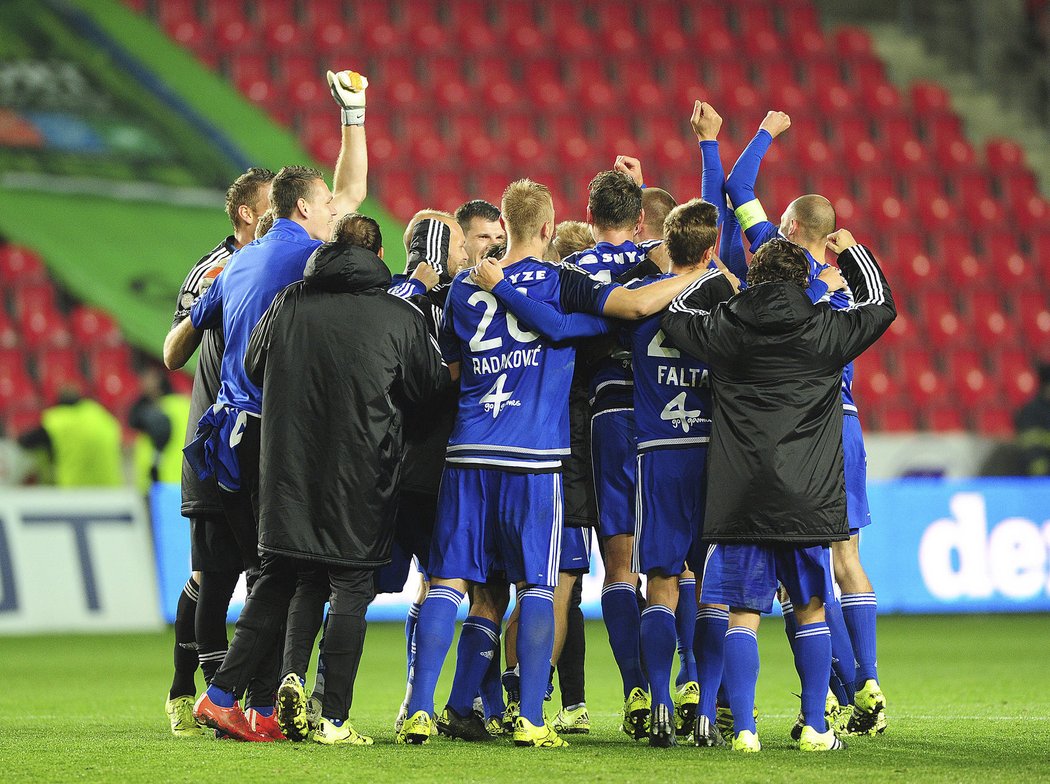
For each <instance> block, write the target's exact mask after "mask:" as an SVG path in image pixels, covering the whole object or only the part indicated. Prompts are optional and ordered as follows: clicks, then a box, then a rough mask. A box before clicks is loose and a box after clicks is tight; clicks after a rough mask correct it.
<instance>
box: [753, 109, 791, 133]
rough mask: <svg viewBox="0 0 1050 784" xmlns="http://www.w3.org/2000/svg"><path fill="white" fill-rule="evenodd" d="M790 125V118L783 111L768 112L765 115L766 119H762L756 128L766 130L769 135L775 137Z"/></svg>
mask: <svg viewBox="0 0 1050 784" xmlns="http://www.w3.org/2000/svg"><path fill="white" fill-rule="evenodd" d="M790 127H791V118H790V117H788V116H787V115H786V114H785V113H784V112H770V113H769V114H767V115H766V119H764V120H763V121H762V124H761V125H760V126H758V129H759V130H760V131H761V130H765V131H768V132H769V135H770V136H772V137H773V138H774V139H775V138H777V137H778V136H780V134H782V133H783V132H784V131H786V130H787V129H788V128H790Z"/></svg>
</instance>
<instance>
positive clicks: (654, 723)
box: [649, 702, 678, 749]
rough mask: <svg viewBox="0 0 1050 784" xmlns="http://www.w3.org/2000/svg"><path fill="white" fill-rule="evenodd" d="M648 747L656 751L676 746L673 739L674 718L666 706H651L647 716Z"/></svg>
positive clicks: (676, 743)
mask: <svg viewBox="0 0 1050 784" xmlns="http://www.w3.org/2000/svg"><path fill="white" fill-rule="evenodd" d="M649 745H650V746H652V747H653V748H656V749H666V748H669V747H670V746H677V745H678V740H677V739H676V737H675V726H674V716H673V714H672V713H671V710H670V709H669V708H668V707H667V706H666V705H664V704H662V703H659V702H658V703H657V704H656V705H654V706H653V709H652V712H651V713H650V714H649Z"/></svg>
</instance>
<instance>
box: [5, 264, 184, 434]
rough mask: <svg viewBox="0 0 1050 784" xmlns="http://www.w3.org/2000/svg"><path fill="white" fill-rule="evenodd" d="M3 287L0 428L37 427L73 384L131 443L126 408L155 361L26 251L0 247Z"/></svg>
mask: <svg viewBox="0 0 1050 784" xmlns="http://www.w3.org/2000/svg"><path fill="white" fill-rule="evenodd" d="M0 292H2V294H0V425H2V426H3V429H4V430H5V431H6V432H7V434H8V435H19V434H21V433H23V432H25V431H26V430H29V429H31V428H33V427H36V426H37V425H38V423H39V421H40V412H41V410H42V409H43V408H46V407H47V406H50V405H53V404H54V403H55V402H56V401H57V400H58V394H59V392H60V391H61V390H62V388H63V387H65V386H68V385H73V386H75V387H77V388H78V389H79V390H80V391H81V392H82V393H83V394H85V395H88V396H90V397H93V398H95V399H96V400H98V401H99V402H100V403H102V405H104V406H105V407H106V408H108V409H109V410H110V411H111V412H112V413H113V414H114V415H116V416H117V418H118V419H119V420H120V421H121V423H122V424H123V425H124V427H125V436H126V439H127V440H130V438H131V435H132V433H131V430H130V429H128V427H127V413H128V409H129V408H130V406H131V404H132V403H134V401H135V400H136V398H138V396H139V394H140V383H139V370H140V369H141V368H142V367H143V366H144V364H145V363H147V362H149V361H150V360H149V359H148V358H147V357H145V356H144V355H142V354H140V353H139V352H138V351H136V350H135V349H132V348H131V346H129V345H128V344H127V343H126V342H125V340H124V336H123V334H122V333H121V331H120V328H119V327H118V326H117V325H116V322H115V321H114V320H113V319H112V318H110V317H109V316H108V315H107V314H105V313H104V312H102V311H100V310H97V309H95V308H92V307H88V306H86V305H83V304H78V303H75V302H74V301H72V299H71V298H70V297H68V296H67V295H66V294H65V293H64V292H62V291H61V290H59V289H58V288H56V286H55V284H54V283H53V282H52V281H51V279H50V278H49V277H48V273H47V270H46V268H45V266H44V264H43V263H42V261H41V260H40V258H39V257H38V256H37V255H36V254H35V253H34V252H33V251H32V250H30V249H29V248H25V247H21V246H19V245H11V244H0ZM170 378H171V382H172V385H173V387H174V388H175V389H176V391H180V392H187V393H188V392H189V390H190V387H191V386H192V381H191V380H190V378H189V377H188V376H186V375H185V374H183V373H172V374H170Z"/></svg>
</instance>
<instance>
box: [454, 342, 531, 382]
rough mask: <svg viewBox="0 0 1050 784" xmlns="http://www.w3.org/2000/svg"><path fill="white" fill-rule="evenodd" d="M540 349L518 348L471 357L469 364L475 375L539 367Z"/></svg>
mask: <svg viewBox="0 0 1050 784" xmlns="http://www.w3.org/2000/svg"><path fill="white" fill-rule="evenodd" d="M540 350H541V347H539V346H537V347H536V348H518V349H514V350H513V351H509V352H507V353H506V354H498V355H496V356H494V357H471V358H470V360H471V364H472V365H473V368H474V373H475V374H476V375H479V376H481V375H490V374H492V373H502V372H503V371H504V370H509V369H511V368H522V367H539V366H540Z"/></svg>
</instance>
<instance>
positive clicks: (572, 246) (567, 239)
mask: <svg viewBox="0 0 1050 784" xmlns="http://www.w3.org/2000/svg"><path fill="white" fill-rule="evenodd" d="M552 244H553V245H554V248H555V250H557V251H558V258H559V259H564V258H565V257H566V256H571V255H572V254H573V253H576V252H578V251H581V250H586V249H587V248H593V247H594V235H593V234H592V233H591V227H590V226H588V225H587V224H586V223H584V222H583V221H573V220H567V221H562V222H561V223H559V224H558V227H557V228H556V229H555V230H554V242H553V243H552Z"/></svg>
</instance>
